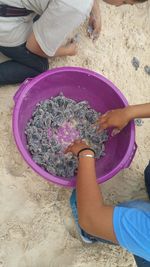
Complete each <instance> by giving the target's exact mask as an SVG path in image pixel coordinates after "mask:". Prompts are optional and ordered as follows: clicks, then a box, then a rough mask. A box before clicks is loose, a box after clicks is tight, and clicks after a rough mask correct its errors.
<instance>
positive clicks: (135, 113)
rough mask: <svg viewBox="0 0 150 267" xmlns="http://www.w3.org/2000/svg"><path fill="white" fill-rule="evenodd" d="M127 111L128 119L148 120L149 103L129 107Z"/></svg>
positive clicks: (149, 113)
mask: <svg viewBox="0 0 150 267" xmlns="http://www.w3.org/2000/svg"><path fill="white" fill-rule="evenodd" d="M127 109H128V114H129V117H130V119H135V118H150V103H147V104H141V105H134V106H129V107H128V108H127Z"/></svg>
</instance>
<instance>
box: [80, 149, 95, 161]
mask: <svg viewBox="0 0 150 267" xmlns="http://www.w3.org/2000/svg"><path fill="white" fill-rule="evenodd" d="M86 155H90V156H92V157H95V151H94V150H93V149H92V148H89V147H86V148H83V149H81V150H79V152H78V154H77V158H78V159H79V158H80V157H86ZM90 156H89V157H90Z"/></svg>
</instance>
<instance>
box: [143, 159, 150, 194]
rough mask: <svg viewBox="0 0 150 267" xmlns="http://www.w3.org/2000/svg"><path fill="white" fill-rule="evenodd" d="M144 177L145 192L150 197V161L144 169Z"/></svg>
mask: <svg viewBox="0 0 150 267" xmlns="http://www.w3.org/2000/svg"><path fill="white" fill-rule="evenodd" d="M144 177H145V186H146V190H147V194H148V197H149V199H150V162H149V164H148V166H147V167H146V169H145V171H144Z"/></svg>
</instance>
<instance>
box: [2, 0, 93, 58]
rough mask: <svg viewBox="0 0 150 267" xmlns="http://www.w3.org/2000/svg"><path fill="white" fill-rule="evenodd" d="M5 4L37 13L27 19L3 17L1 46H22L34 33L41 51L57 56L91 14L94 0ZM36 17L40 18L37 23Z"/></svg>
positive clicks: (13, 0) (13, 1)
mask: <svg viewBox="0 0 150 267" xmlns="http://www.w3.org/2000/svg"><path fill="white" fill-rule="evenodd" d="M1 4H6V5H9V6H10V5H11V6H15V7H21V8H27V9H29V10H32V11H33V12H34V13H33V14H30V15H28V16H25V17H8V18H6V17H0V46H8V47H14V46H19V45H21V44H23V43H25V42H26V40H27V38H28V36H29V34H30V33H31V32H32V31H33V32H34V34H35V38H36V40H37V42H38V43H39V45H40V47H41V49H42V50H43V51H44V52H45V53H46V54H47V55H48V56H53V55H54V54H55V52H56V50H57V49H58V48H59V47H60V46H61V44H62V43H63V42H64V40H65V39H66V37H67V36H68V35H69V34H70V33H71V32H72V31H73V30H74V29H75V28H77V27H78V26H79V25H80V24H81V23H82V22H83V21H84V20H85V19H86V16H88V15H89V13H90V11H91V8H92V5H93V0H0V5H1ZM35 14H39V15H40V19H39V20H38V21H36V22H35V23H34V24H33V17H34V16H35Z"/></svg>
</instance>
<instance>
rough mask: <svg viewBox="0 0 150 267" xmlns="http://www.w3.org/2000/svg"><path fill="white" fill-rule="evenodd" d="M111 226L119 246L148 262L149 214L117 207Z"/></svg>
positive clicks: (149, 251)
mask: <svg viewBox="0 0 150 267" xmlns="http://www.w3.org/2000/svg"><path fill="white" fill-rule="evenodd" d="M113 224H114V231H115V234H116V238H117V240H118V243H119V244H120V246H122V247H123V248H125V249H127V250H128V251H129V252H131V253H132V254H134V255H137V256H139V257H142V258H144V259H145V260H147V261H150V212H149V211H143V210H139V209H136V208H128V207H119V206H117V207H115V209H114V216H113Z"/></svg>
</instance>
